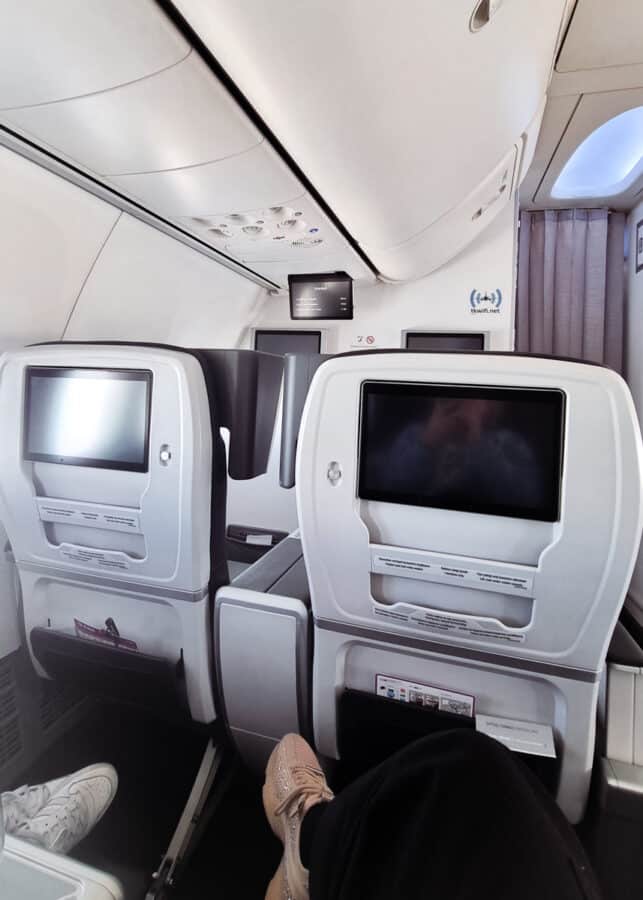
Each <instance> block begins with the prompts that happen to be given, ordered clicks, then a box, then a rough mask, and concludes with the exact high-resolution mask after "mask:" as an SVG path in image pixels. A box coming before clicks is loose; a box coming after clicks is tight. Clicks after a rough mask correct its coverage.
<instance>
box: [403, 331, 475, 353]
mask: <svg viewBox="0 0 643 900" xmlns="http://www.w3.org/2000/svg"><path fill="white" fill-rule="evenodd" d="M405 346H406V348H407V350H437V351H439V352H441V353H453V352H454V351H456V352H457V351H458V350H474V351H475V350H478V351H483V350H484V334H474V333H473V332H452V333H446V332H437V331H407V332H406V344H405Z"/></svg>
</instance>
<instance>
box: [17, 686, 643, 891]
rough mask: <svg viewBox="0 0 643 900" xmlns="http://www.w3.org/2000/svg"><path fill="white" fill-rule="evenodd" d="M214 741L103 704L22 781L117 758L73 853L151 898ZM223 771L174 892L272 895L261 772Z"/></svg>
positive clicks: (271, 848) (345, 769)
mask: <svg viewBox="0 0 643 900" xmlns="http://www.w3.org/2000/svg"><path fill="white" fill-rule="evenodd" d="M206 741H207V737H206V736H205V735H204V734H202V733H201V734H199V733H195V732H194V731H192V730H189V729H186V728H184V727H178V726H176V725H172V724H169V723H168V722H166V721H164V720H162V719H160V718H158V717H156V716H154V715H152V714H150V713H146V712H143V711H141V710H139V709H134V708H129V707H124V706H120V705H117V704H113V703H107V702H105V703H100V704H98V705H95V706H94V707H93V708H92V709H91V710H90V711H89V712H88V714H87V715H86V716H85V717H84V718H83V719H81V720H80V721H79V722H78V723H77V724H76V725H75V726H74V727H73V728H71V729H70V730H69V731H67V732H66V733H65V734H64V735H63V736H62V737H61V738H59V739H58V740H57V741H56V742H55V743H54V744H53V745H52V746H50V747H49V748H48V749H47V751H46V752H45V753H44V754H43V755H42V756H41V757H40V758H39V759H38V760H36V762H35V763H34V764H33V765H32V766H31V767H30V768H29V769H28V770H27V771H26V772H24V773H23V774H22V776H21V777H20V779H19V782H18V783H21V784H22V783H25V782H26V783H30V784H36V783H39V782H42V781H47V780H49V779H51V778H55V777H58V776H59V775H61V774H63V773H66V772H71V771H74V770H76V769H80V768H82V767H83V766H87V765H90V764H92V763H95V762H109V763H111V764H112V765H113V766H114V767H115V768H116V770H117V771H118V774H119V789H118V793H117V796H116V799H115V800H114V803H113V804H112V806H111V807H110V809H109V810H108V812H107V814H106V815H105V817H104V819H103V820H102V821H101V822H99V824H98V825H97V826H96V828H95V829H94V831H93V832H92V833H91V834H90V835H89V836H88V837H87V838H86V839H85V840H84V841H83V842H82V843H81V844H79V845H78V847H77V848H76V849H75V850H74V851H73V853H72V856H73V857H75V858H76V859H78V860H80V861H81V862H84V863H87V864H88V865H90V866H94V867H95V868H97V869H100V870H102V871H105V872H109V873H110V874H112V875H114V876H116V877H117V878H118V879H119V880H120V881H121V883H122V885H123V888H124V891H125V898H126V900H143V898H144V897H145V894H146V891H147V889H148V888H149V886H150V882H151V877H152V873H153V872H154V871H155V869H156V867H157V866H158V864H159V862H160V861H161V858H162V856H163V854H164V852H165V851H166V849H167V846H168V844H169V841H170V839H171V837H172V834H173V832H174V829H175V827H176V825H177V823H178V820H179V817H180V815H181V812H182V810H183V807H184V805H185V802H186V800H187V797H188V794H189V792H190V789H191V787H192V784H193V781H194V778H195V775H196V773H197V770H198V767H199V764H200V761H201V757H202V754H203V751H204V749H205V746H206ZM376 761H377V760H375V759H373V760H365V759H361V760H360V766H359V769H358V768H356V767H355V765H351V764H349V763H347V762H344V763H343V764H342V765H341V766H338V767H337V768H336V769H335V770H334V771H333V773H332V782H333V785H334V787H335V789H336V790H341V788H342V786H344V785H346V784H347V783H350V781H352V780H353V778H354V777H357V776H358V775H359V774H360V770H362V771H363V769H364V767H368V766H369V765H370V764H372V763H375V762H376ZM222 772H227V775H226V776H225V777H226V778H227V779H228V780H227V785H226V787H225V789H224V790H223V791H222V796H221V800H220V803H219V804H218V805H217V806H216V808H215V810H214V814H213V815H212V816H211V818H210V819H209V820H208V821H207V824H206V826H205V830H204V833H203V834H202V836H201V838H200V840H199V841H198V843H197V845H196V849H195V851H194V854H193V855H192V857H191V858H190V859H189V860H188V861H187V863H186V865H185V866H184V868H183V870H182V872H181V876H180V878H179V879H178V881H177V884H176V886H175V888H174V890H173V891H172V893H171V896H172V898H175V900H203V898H208V897H213V898H214V897H217V898H220V900H226V898H228V897H229V898H231V900H232V898H234V900H262V898H263V897H264V895H265V891H266V888H267V885H268V883H269V882H270V879H271V878H272V875H273V874H274V872H275V870H276V868H277V866H278V864H279V860H280V857H281V853H282V848H281V845H280V843H279V842H278V841H277V839H276V838H275V837H274V836H273V834H272V832H271V830H270V828H269V826H268V824H267V822H266V819H265V816H264V813H263V808H262V802H261V780H260V779H259V778H256V777H255V776H253V775H252V774H251V773H250V772H249V771H248V770H247V769H246V768H245V767H244V766H242V765H241V764H236V762H235V763H233V765H232V766H230V767H229V768H227V769H225V770H223V769H222V770H220V773H219V774H220V775H221V774H222ZM597 818H598V809H597V807H596V802H595V798H594V802H593V803H592V804H591V805H590V809H589V810H588V816H587V817H586V819H585V821H584V823H583V826H582V827H581V828H580V829H578V834H579V837H580V838H581V840H582V841H583V843H584V844H585V845H586V847H588V849H589V850H590V856H593V857H594V861H595V864H597V863H599V862H600V857H601V855H602V854H601V853H597V850H598V845H599V844H601V845H602V844H604V842H605V840H606V838H607V835H606V832H605V827H606V824H607V823H605V822H603V825H602V826H600V827H597V826H598V824H599V823H598V821H597ZM611 824H612V825H613V823H611ZM640 833H641V832H640V831H639V832H637V834H640ZM629 834H630V832H629V831H628V835H629ZM592 851H593V852H592ZM597 857H598V858H597ZM598 868H599V873H600V874H602V875H603V879H602V880H603V889H604V890H605V897H606V900H616V898H618V900H630V897H631V898H632V900H633V898H634V897H637V896H638V887H635V886H634V881H633V880H632V879H631V878H630V879H629V880H628V879H626V882H624V883H623V885H621V886H620V887H618V888H616V887H615V885H613V884H612V880H613V874H614V873H613V872H609V874H608V872H605V871H603V872H600V869H601V866H600V865H599V866H598ZM606 875H607V877H606ZM630 882H631V884H630ZM630 888H631V890H630Z"/></svg>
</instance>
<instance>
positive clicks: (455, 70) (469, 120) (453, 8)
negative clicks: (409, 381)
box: [175, 0, 570, 279]
mask: <svg viewBox="0 0 643 900" xmlns="http://www.w3.org/2000/svg"><path fill="white" fill-rule="evenodd" d="M175 4H176V6H177V7H178V8H179V10H180V11H181V13H182V14H183V15H184V16H185V17H186V18H187V20H188V21H189V23H190V24H191V26H192V27H193V28H194V29H195V30H196V31H197V33H198V34H199V35H200V37H201V38H202V39H203V40H204V41H205V43H206V44H207V45H208V47H209V49H210V50H211V51H212V53H213V54H214V56H215V57H216V59H217V60H218V61H219V62H220V63H221V65H222V66H223V67H224V69H225V70H226V72H227V73H228V74H229V75H230V76H231V78H232V79H233V80H234V81H235V83H236V84H237V86H238V87H239V88H240V89H241V91H242V92H243V94H244V95H245V96H246V97H247V98H248V99H249V101H250V103H251V104H252V105H253V107H254V108H255V109H256V110H257V111H258V112H259V114H260V115H261V116H262V118H263V119H264V121H265V122H266V123H267V124H268V126H269V127H270V129H271V130H272V132H273V133H274V134H275V135H276V137H277V138H278V139H279V141H280V142H281V143H282V144H283V145H284V146H285V147H286V148H287V149H288V151H289V153H290V154H291V155H292V157H293V158H294V159H295V160H296V161H297V164H298V165H299V166H300V167H301V168H302V170H303V171H304V172H305V173H306V175H307V176H308V178H309V179H310V180H311V181H312V182H313V184H314V185H315V187H316V188H317V190H318V191H319V192H320V194H321V195H322V196H323V197H324V199H325V200H326V202H327V203H328V204H329V205H330V206H331V208H332V209H333V210H334V212H335V213H336V214H337V215H338V217H339V218H340V220H341V221H342V223H343V224H344V225H345V226H346V228H347V229H348V231H349V232H350V233H351V234H352V235H353V237H354V238H355V239H356V240H357V241H358V242H359V244H360V245H361V246H362V247H363V248H364V250H365V252H366V253H367V254H368V256H369V258H370V259H371V260H372V261H373V263H374V264H375V265H376V266H377V268H378V269H379V270H380V272H381V273H382V274H383V275H384V276H385V277H387V278H391V279H398V278H417V277H420V276H422V275H425V274H427V273H428V272H430V271H431V270H432V269H434V268H436V267H437V266H439V265H441V264H442V263H444V262H445V261H446V260H447V259H448V258H450V257H451V256H453V255H454V249H453V248H454V241H455V243H456V244H457V246H458V247H463V246H465V244H466V243H467V242H468V241H469V240H471V239H473V237H475V235H476V234H477V233H479V231H480V230H481V229H482V227H484V224H485V222H486V221H491V218H492V214H491V210H492V207H491V206H490V207H488V212H489V214H487V213H486V212H483V214H481V217H480V220H476V221H475V222H472V221H471V218H470V215H471V214H472V213H473V212H475V211H476V209H475V208H472V207H473V206H474V205H475V204H476V203H477V204H478V207H480V208H481V207H485V206H486V204H487V203H489V202H491V203H492V206H495V208H496V209H500V208H501V205H502V204H503V203H506V202H507V201H508V199H509V196H510V194H511V192H512V191H513V190H514V189H515V187H516V186H517V183H518V180H519V178H517V177H514V171H513V166H511V160H509V165H510V166H511V173H510V179H511V183H510V185H509V187H507V188H505V192H506V196H505V192H503V196H502V197H501V198H499V200H497V201H494V200H493V198H494V190H495V188H496V186H497V185H496V180H497V177H498V168H499V167H501V168H502V169H503V171H504V167H505V166H506V164H507V163H506V156H507V154H508V153H509V154H513V153H514V152H515V150H514V148H515V147H516V146H521V145H522V139H523V135H525V134H526V133H527V132H528V131H529V127H530V123H531V122H532V121H533V120H534V119H535V118H536V117H537V115H538V113H539V110H540V109H541V106H542V102H543V99H544V97H545V93H546V89H547V84H548V80H549V74H550V71H551V67H552V64H553V58H554V53H555V49H556V46H557V41H558V37H559V35H560V33H561V28H562V25H563V20H564V13H565V12H566V10H567V9H568V8H569V5H570V4H569V3H567V2H566V0H544V2H542V3H540V4H538V5H537V9H536V6H535V5H534V3H533V2H532V0H504V2H503V3H502V4H493V11H494V15H493V16H491V17H490V21H489V22H488V24H486V25H485V24H484V22H482V21H480V22H479V21H478V20H477V19H476V18H475V16H474V13H475V11H476V9H477V7H478V6H479V4H476V3H475V0H452V2H449V3H442V4H436V3H427V2H426V0H407V2H405V4H404V14H403V15H402V14H400V8H399V6H396V5H395V4H392V3H390V2H388V0H371V2H370V3H363V2H362V0H346V2H344V3H342V5H341V15H340V14H339V13H337V12H336V10H334V9H333V7H332V5H329V4H328V3H326V2H324V0H310V2H307V3H305V4H293V3H291V2H287V0H276V2H274V3H270V4H266V3H265V2H263V0H246V2H244V3H242V4H239V3H229V2H226V0H175ZM472 24H473V25H474V26H475V30H474V29H473V28H472ZM479 25H481V26H482V27H478V26H479ZM501 161H502V163H501ZM489 188H491V191H489ZM496 203H500V204H501V205H500V206H497V205H496ZM429 234H430V239H429Z"/></svg>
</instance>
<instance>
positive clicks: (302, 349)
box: [255, 329, 321, 356]
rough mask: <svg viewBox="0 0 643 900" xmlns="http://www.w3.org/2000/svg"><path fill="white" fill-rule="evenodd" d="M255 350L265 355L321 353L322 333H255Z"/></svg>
mask: <svg viewBox="0 0 643 900" xmlns="http://www.w3.org/2000/svg"><path fill="white" fill-rule="evenodd" d="M255 350H261V351H262V352H263V353H276V354H279V355H281V356H283V355H284V354H286V353H320V352H321V331H298V330H294V329H293V330H292V331H255Z"/></svg>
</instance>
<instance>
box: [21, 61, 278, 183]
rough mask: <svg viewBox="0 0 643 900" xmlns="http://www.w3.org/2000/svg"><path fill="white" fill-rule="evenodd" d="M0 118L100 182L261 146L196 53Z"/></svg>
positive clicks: (234, 153)
mask: <svg viewBox="0 0 643 900" xmlns="http://www.w3.org/2000/svg"><path fill="white" fill-rule="evenodd" d="M3 118H5V120H6V121H7V122H9V123H10V124H12V125H14V126H17V127H18V128H19V129H20V130H21V131H23V132H25V133H27V134H29V135H31V136H33V137H34V138H36V139H37V140H38V141H39V142H41V143H44V144H46V145H47V146H48V147H50V148H53V149H54V150H56V151H58V152H59V153H62V154H64V155H65V156H66V157H68V158H69V159H73V160H75V161H77V162H80V163H82V165H83V166H85V167H86V168H88V169H90V170H91V171H92V172H96V173H98V174H100V175H111V174H114V175H120V174H128V173H132V172H137V173H138V172H156V171H159V170H166V169H178V168H184V167H186V166H193V165H198V164H200V163H204V162H208V161H211V160H216V159H222V158H225V157H230V156H235V155H237V154H240V153H244V152H245V151H247V150H249V149H250V148H251V147H253V146H256V145H257V144H259V143H260V141H261V140H262V138H261V135H260V134H259V132H258V131H257V130H256V128H255V127H254V126H253V125H252V124H251V123H250V121H249V120H248V119H247V117H246V116H245V115H244V114H243V113H242V112H241V110H240V109H239V107H238V105H237V104H236V103H235V102H234V101H233V100H232V98H231V97H230V95H229V94H228V92H227V91H226V90H225V88H223V86H222V85H221V84H220V83H219V82H218V81H217V80H216V79H215V78H213V77H212V74H211V72H210V71H209V69H208V68H207V67H206V65H205V63H203V62H202V60H201V59H200V58H199V57H198V56H197V55H196V54H195V53H191V54H190V56H189V57H188V58H187V59H185V60H183V62H181V63H179V64H178V65H176V66H173V67H172V68H170V69H165V70H164V71H162V72H159V73H158V74H156V75H153V76H150V77H149V78H144V79H141V80H139V81H135V82H133V83H132V84H128V85H125V86H123V87H118V88H114V89H113V90H110V91H104V92H102V93H99V94H91V95H90V96H87V97H79V98H76V99H73V100H63V101H60V102H59V103H51V104H46V105H44V106H33V107H29V108H27V109H14V110H10V111H9V112H5V113H4V115H3Z"/></svg>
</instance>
